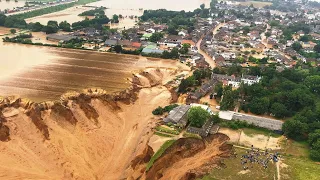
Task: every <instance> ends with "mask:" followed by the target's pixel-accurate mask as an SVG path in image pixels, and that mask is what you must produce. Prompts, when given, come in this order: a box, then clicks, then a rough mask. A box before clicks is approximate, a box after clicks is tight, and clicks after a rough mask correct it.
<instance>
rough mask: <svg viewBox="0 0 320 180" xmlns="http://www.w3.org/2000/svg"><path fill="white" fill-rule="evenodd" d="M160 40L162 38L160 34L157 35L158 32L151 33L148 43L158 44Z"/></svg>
mask: <svg viewBox="0 0 320 180" xmlns="http://www.w3.org/2000/svg"><path fill="white" fill-rule="evenodd" d="M161 38H163V34H162V33H159V32H156V33H153V34H152V36H151V37H150V39H149V40H150V41H151V42H154V43H156V42H158V41H159V40H160V39H161Z"/></svg>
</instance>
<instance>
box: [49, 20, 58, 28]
mask: <svg viewBox="0 0 320 180" xmlns="http://www.w3.org/2000/svg"><path fill="white" fill-rule="evenodd" d="M47 26H54V27H57V28H58V27H59V25H58V22H57V21H48V23H47Z"/></svg>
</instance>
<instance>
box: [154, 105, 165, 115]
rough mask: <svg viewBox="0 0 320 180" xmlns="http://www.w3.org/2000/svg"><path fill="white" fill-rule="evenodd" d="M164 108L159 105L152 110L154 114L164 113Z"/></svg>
mask: <svg viewBox="0 0 320 180" xmlns="http://www.w3.org/2000/svg"><path fill="white" fill-rule="evenodd" d="M163 111H164V110H163V108H162V107H160V106H159V107H157V108H156V109H155V110H153V111H152V114H153V115H162V114H163Z"/></svg>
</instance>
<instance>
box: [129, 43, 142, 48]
mask: <svg viewBox="0 0 320 180" xmlns="http://www.w3.org/2000/svg"><path fill="white" fill-rule="evenodd" d="M131 46H132V47H136V48H139V47H141V43H138V42H133V43H132V44H131Z"/></svg>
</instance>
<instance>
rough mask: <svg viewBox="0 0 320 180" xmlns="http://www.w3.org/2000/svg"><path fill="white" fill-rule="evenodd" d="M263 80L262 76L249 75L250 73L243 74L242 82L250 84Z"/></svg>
mask: <svg viewBox="0 0 320 180" xmlns="http://www.w3.org/2000/svg"><path fill="white" fill-rule="evenodd" d="M260 80H261V77H259V76H248V75H242V78H241V82H243V83H244V84H248V85H249V86H251V85H253V84H256V83H259V82H260Z"/></svg>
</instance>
